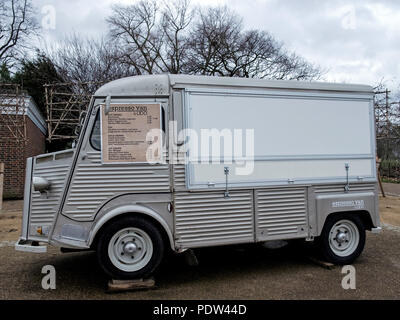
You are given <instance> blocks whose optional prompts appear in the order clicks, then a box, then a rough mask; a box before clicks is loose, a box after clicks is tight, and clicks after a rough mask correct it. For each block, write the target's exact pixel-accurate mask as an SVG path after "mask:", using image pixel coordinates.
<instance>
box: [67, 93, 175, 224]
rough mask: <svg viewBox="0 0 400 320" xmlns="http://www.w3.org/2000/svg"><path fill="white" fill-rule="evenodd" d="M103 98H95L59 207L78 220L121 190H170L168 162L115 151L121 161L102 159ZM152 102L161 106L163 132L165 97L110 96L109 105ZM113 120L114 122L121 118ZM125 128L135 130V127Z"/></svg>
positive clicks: (88, 216)
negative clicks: (136, 159)
mask: <svg viewBox="0 0 400 320" xmlns="http://www.w3.org/2000/svg"><path fill="white" fill-rule="evenodd" d="M103 101H104V100H103V99H102V100H99V99H97V100H96V101H95V107H94V108H93V110H92V112H91V115H90V119H89V122H88V128H87V130H86V133H85V136H84V138H83V142H82V146H81V149H80V150H79V155H78V158H77V162H76V166H75V168H73V170H74V172H73V176H72V179H71V182H70V185H69V188H68V194H67V197H66V200H65V203H64V207H63V211H62V213H63V214H64V215H65V216H67V217H69V218H71V219H73V220H77V221H93V220H94V218H95V216H96V213H97V212H98V210H99V209H100V208H101V207H102V206H103V205H104V204H105V203H106V202H108V201H109V200H111V199H113V198H115V197H118V196H120V195H123V194H131V193H138V194H139V193H142V194H144V193H147V194H149V193H160V192H170V181H169V179H170V173H169V166H168V163H167V162H164V163H156V164H150V163H147V162H131V161H129V159H128V161H126V162H125V160H126V159H127V158H126V157H124V155H122V156H121V154H119V155H118V154H117V156H121V157H120V158H119V159H120V160H121V159H122V161H115V162H108V163H105V161H104V158H102V156H103V157H104V150H102V148H104V146H102V139H101V133H102V131H103V130H102V129H101V118H102V117H101V115H102V112H103V111H102V109H101V108H104V105H103V104H101V103H103ZM154 103H159V104H160V106H161V127H162V129H163V130H164V132H165V133H166V132H167V130H166V125H167V120H168V119H167V115H168V112H167V108H168V100H167V99H113V100H112V102H111V108H112V107H113V106H114V105H124V106H127V107H129V106H135V105H146V104H154ZM96 104H97V105H96ZM114 120H115V122H114V123H117V124H118V123H119V124H120V123H121V121H122V120H118V119H114ZM125 120H126V119H125ZM125 120H123V121H125ZM127 123H129V121H128V122H127ZM128 129H134V130H137V128H127V130H128ZM122 135H123V133H122ZM123 138H124V137H123V136H122V137H121V136H118V135H114V136H113V138H112V139H123ZM165 140H166V141H167V139H165ZM110 143H111V142H110ZM102 151H103V152H102ZM119 151H121V153H123V150H122V149H121V150H119V149H116V152H119ZM164 159H166V158H164Z"/></svg>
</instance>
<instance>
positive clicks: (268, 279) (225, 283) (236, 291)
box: [0, 197, 400, 299]
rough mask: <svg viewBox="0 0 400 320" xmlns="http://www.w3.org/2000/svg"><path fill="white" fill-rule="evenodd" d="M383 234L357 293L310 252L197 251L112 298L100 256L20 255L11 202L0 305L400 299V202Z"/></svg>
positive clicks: (3, 229)
mask: <svg viewBox="0 0 400 320" xmlns="http://www.w3.org/2000/svg"><path fill="white" fill-rule="evenodd" d="M380 208H381V215H382V221H383V225H384V230H383V232H382V233H381V234H378V235H376V234H371V233H369V232H368V233H367V243H366V247H365V249H364V252H363V254H362V255H361V256H360V258H359V259H358V260H357V261H356V262H355V263H354V267H355V268H356V289H355V290H351V289H349V290H344V289H343V288H342V287H341V281H342V278H343V276H344V275H343V274H342V273H341V267H339V266H337V267H335V268H333V269H332V270H328V269H325V268H323V267H321V266H319V265H317V264H315V263H314V262H312V261H311V260H310V259H309V258H308V256H309V255H310V254H311V251H310V249H309V248H307V247H303V246H301V245H298V244H291V245H289V246H287V247H284V248H281V249H275V250H271V249H266V248H264V247H262V246H260V245H245V246H243V245H242V246H233V247H217V248H205V249H199V250H196V251H195V252H196V254H197V257H198V260H199V266H197V267H191V266H188V265H187V264H186V263H185V259H184V257H183V256H182V255H169V256H168V257H167V258H166V259H165V260H164V262H163V264H162V265H161V267H160V268H159V271H158V272H157V274H156V275H155V280H156V284H157V288H156V289H153V290H147V291H136V292H126V293H116V294H109V293H106V285H107V281H108V279H107V278H106V277H105V276H104V275H103V273H102V271H101V270H100V269H99V267H98V265H97V261H96V255H95V254H94V253H93V252H81V253H67V254H62V253H60V252H59V250H58V249H57V248H52V247H49V249H48V252H47V253H46V254H34V253H23V252H16V251H15V250H14V247H13V244H14V241H15V240H16V239H17V238H18V236H19V232H20V224H21V219H20V217H21V203H18V202H6V203H5V210H3V211H2V212H1V213H0V261H1V263H0V299H399V298H400V250H399V247H400V227H399V225H400V223H399V224H398V222H399V221H400V220H399V216H400V198H398V197H388V198H386V199H381V201H380ZM45 265H53V266H54V267H55V269H56V272H57V276H56V279H57V283H56V285H57V287H56V289H55V290H44V289H42V287H41V281H42V276H43V275H42V274H41V270H42V267H43V266H45Z"/></svg>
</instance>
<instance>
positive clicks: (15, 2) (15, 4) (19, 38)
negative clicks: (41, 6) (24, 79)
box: [0, 0, 39, 63]
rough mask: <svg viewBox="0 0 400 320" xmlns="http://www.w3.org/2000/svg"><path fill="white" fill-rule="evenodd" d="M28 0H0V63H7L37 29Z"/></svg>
mask: <svg viewBox="0 0 400 320" xmlns="http://www.w3.org/2000/svg"><path fill="white" fill-rule="evenodd" d="M38 28H39V27H38V24H37V22H36V20H35V18H34V10H33V7H32V4H31V1H30V0H6V1H4V0H2V1H0V63H9V62H10V61H12V60H13V59H15V56H16V55H17V53H20V51H18V49H21V48H23V46H24V45H25V44H26V41H27V39H28V37H29V36H30V35H32V34H33V33H35V32H36V31H37V30H38Z"/></svg>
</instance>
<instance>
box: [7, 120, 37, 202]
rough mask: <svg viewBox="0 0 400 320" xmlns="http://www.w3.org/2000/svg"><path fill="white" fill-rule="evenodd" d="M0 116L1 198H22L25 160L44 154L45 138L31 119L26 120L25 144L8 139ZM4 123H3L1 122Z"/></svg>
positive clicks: (8, 132)
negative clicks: (2, 166)
mask: <svg viewBox="0 0 400 320" xmlns="http://www.w3.org/2000/svg"><path fill="white" fill-rule="evenodd" d="M2 117H4V116H2V115H0V162H4V186H3V197H4V198H5V199H8V198H22V197H23V195H24V184H25V165H26V158H27V157H31V156H34V155H37V154H41V153H44V152H45V136H44V134H43V133H42V132H41V131H40V130H39V129H38V128H37V127H36V125H35V124H34V123H33V122H32V120H31V119H29V118H28V117H25V119H26V135H27V143H26V144H25V143H23V142H18V141H16V140H15V139H12V138H10V136H11V133H10V131H9V129H8V128H7V127H6V126H4V125H2V120H3V119H2ZM3 123H4V122H3Z"/></svg>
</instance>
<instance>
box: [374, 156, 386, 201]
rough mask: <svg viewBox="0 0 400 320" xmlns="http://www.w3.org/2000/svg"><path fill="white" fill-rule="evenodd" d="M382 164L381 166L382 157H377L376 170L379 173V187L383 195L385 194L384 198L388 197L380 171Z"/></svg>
mask: <svg viewBox="0 0 400 320" xmlns="http://www.w3.org/2000/svg"><path fill="white" fill-rule="evenodd" d="M380 166H381V159H379V158H378V157H376V171H377V174H378V182H379V187H380V188H381V192H382V196H383V197H384V198H386V195H385V190H383V185H382V179H381V173H380V170H379V167H380Z"/></svg>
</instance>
